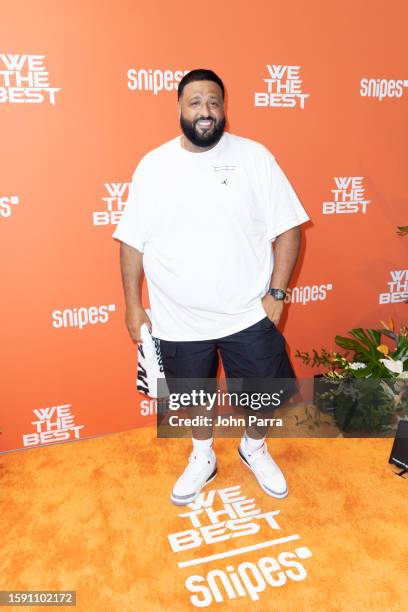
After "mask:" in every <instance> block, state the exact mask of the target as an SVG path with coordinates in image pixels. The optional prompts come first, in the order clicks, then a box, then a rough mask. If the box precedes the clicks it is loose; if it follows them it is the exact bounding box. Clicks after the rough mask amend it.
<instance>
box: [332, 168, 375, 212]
mask: <svg viewBox="0 0 408 612" xmlns="http://www.w3.org/2000/svg"><path fill="white" fill-rule="evenodd" d="M363 179H364V177H363V176H335V177H334V183H335V188H334V189H331V190H330V191H331V192H332V194H333V195H332V200H331V201H328V202H323V211H322V212H323V214H324V215H333V214H342V213H358V212H362V213H363V214H366V212H367V206H368V204H370V203H371V202H370V200H366V199H365V188H364V187H363Z"/></svg>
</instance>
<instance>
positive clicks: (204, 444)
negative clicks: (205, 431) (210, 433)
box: [192, 438, 213, 454]
mask: <svg viewBox="0 0 408 612" xmlns="http://www.w3.org/2000/svg"><path fill="white" fill-rule="evenodd" d="M192 442H193V450H195V451H201V452H202V453H206V454H211V451H212V447H213V438H208V439H207V440H198V439H197V438H192Z"/></svg>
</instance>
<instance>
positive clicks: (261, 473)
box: [238, 442, 288, 498]
mask: <svg viewBox="0 0 408 612" xmlns="http://www.w3.org/2000/svg"><path fill="white" fill-rule="evenodd" d="M238 453H239V456H240V457H241V460H242V462H243V463H244V464H245V465H246V466H247V467H248V468H249V469H250V470H252V472H253V473H254V474H255V476H256V478H257V480H258V482H259V484H260V485H261V487H262V489H263V490H264V491H265V493H267V494H268V495H271V496H272V497H278V498H282V497H286V496H287V494H288V487H287V484H286V480H285V477H284V475H283V474H282V471H281V469H280V468H279V466H278V465H277V464H276V463H275V461H274V460H273V459H272V457H271V455H270V454H269V451H268V447H267V446H266V444H265V442H264V443H263V445H262V446H261V448H258V449H257V450H256V451H252V452H248V450H247V449H246V448H245V446H244V444H242V442H241V444H240V445H239V447H238Z"/></svg>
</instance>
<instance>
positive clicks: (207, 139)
mask: <svg viewBox="0 0 408 612" xmlns="http://www.w3.org/2000/svg"><path fill="white" fill-rule="evenodd" d="M200 119H211V121H212V122H213V125H212V126H210V127H209V128H208V129H207V130H205V131H204V132H201V133H199V132H198V131H197V129H196V124H197V122H198V121H200ZM180 127H181V129H182V130H183V133H184V135H185V136H186V138H188V140H190V142H192V143H193V144H194V145H196V146H197V147H203V148H204V147H211V146H212V145H215V144H217V142H218V141H219V140H220V138H221V136H222V135H223V133H224V128H225V117H223V118H222V119H219V120H218V121H216V120H215V119H214V118H213V117H198V119H195V121H192V122H191V121H187V119H185V118H184V117H183V115H180Z"/></svg>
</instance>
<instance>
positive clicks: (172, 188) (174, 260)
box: [113, 69, 309, 505]
mask: <svg viewBox="0 0 408 612" xmlns="http://www.w3.org/2000/svg"><path fill="white" fill-rule="evenodd" d="M178 113H179V120H180V125H181V129H182V135H181V136H177V137H176V138H173V139H172V140H170V141H169V142H166V143H165V144H163V145H161V146H159V147H157V148H156V149H154V150H152V151H150V152H149V153H147V154H146V155H145V156H144V157H143V158H142V160H141V161H140V162H139V164H138V166H137V168H136V170H135V172H134V175H133V179H132V183H131V186H130V190H129V198H128V202H127V206H126V209H125V212H124V214H123V216H122V218H121V220H120V222H119V224H118V226H117V229H116V230H115V232H114V234H113V236H114V237H115V238H118V239H119V240H121V241H122V244H121V250H120V258H121V271H122V281H123V286H124V292H125V300H126V324H127V328H128V330H129V333H130V336H131V338H132V339H133V340H134V341H135V342H138V341H140V327H141V325H142V324H143V323H146V324H147V325H148V326H149V327H150V329H151V331H152V334H153V336H155V337H156V338H159V339H160V349H161V354H162V359H163V367H164V372H165V375H166V379H168V380H169V381H170V380H175V379H193V378H200V379H208V380H211V379H214V378H215V377H216V372H217V367H218V352H219V353H220V355H221V358H222V362H223V366H224V370H225V373H226V376H227V379H229V378H231V379H233V378H240V377H242V378H250V379H257V378H258V379H262V378H264V377H269V378H274V377H277V378H279V377H282V378H284V377H290V376H294V373H293V370H292V367H291V365H290V362H289V360H288V357H287V354H286V350H285V340H284V338H283V336H282V334H281V333H280V331H279V330H278V329H277V325H278V323H279V320H280V317H281V314H282V310H283V307H284V301H283V300H284V297H285V291H286V288H287V286H288V282H289V278H290V275H291V273H292V270H293V268H294V266H295V263H296V259H297V256H298V252H299V244H300V228H299V226H300V225H301V224H302V223H304V222H305V221H307V220H308V219H309V217H308V215H307V214H306V212H305V210H304V209H303V207H302V205H301V203H300V202H299V199H298V198H297V196H296V194H295V192H294V190H293V189H292V187H291V185H290V183H289V181H288V180H287V178H286V176H285V175H284V173H283V172H282V170H281V169H280V167H279V165H278V163H277V162H276V160H275V158H274V156H273V155H272V154H271V153H270V152H269V151H268V150H267V149H266V148H265V147H264V146H263V145H261V144H259V143H257V142H254V141H252V140H249V139H247V138H242V137H239V136H235V135H233V134H230V133H228V132H226V131H224V127H225V114H224V85H223V83H222V81H221V79H220V78H219V77H218V76H217V75H216V74H215V73H214V72H213V71H211V70H204V69H197V70H192V71H191V72H189V73H188V74H186V75H185V76H184V77H183V79H182V80H181V81H180V83H179V86H178ZM272 244H273V247H272ZM143 271H144V273H145V275H146V280H147V285H148V291H149V299H150V308H151V320H150V319H149V318H148V316H147V314H146V312H145V311H144V309H143V307H142V304H141V297H140V282H141V278H142V272H143ZM203 408H205V407H203ZM192 433H193V440H192V441H193V449H192V452H191V454H190V457H189V462H188V465H187V467H186V469H185V470H184V472H183V474H182V475H181V476H180V478H179V479H178V480H177V482H176V483H175V485H174V488H173V491H172V494H171V500H172V501H173V503H175V504H177V505H184V504H189V503H191V502H192V501H193V500H194V499H195V498H196V497H197V496H198V494H199V492H200V490H201V489H202V487H203V486H205V485H206V484H207V483H208V482H210V481H211V480H212V479H213V478H214V477H215V475H216V473H217V466H216V458H215V453H214V451H213V448H212V443H213V438H212V428H211V426H207V427H201V428H193V432H192ZM265 436H266V428H262V427H252V428H250V427H248V426H247V428H246V432H245V436H244V437H243V438H242V440H241V442H240V445H239V448H238V452H239V456H240V458H241V459H242V461H243V462H244V464H245V465H246V466H247V467H248V468H249V469H251V470H252V471H253V473H254V474H255V476H256V478H257V480H258V482H259V484H260V486H261V487H262V489H263V490H264V491H265V492H266V493H267V494H268V495H271V496H273V497H277V498H282V497H285V496H286V495H287V493H288V489H287V483H286V480H285V477H284V475H283V473H282V471H281V469H280V468H279V466H278V465H277V464H276V462H275V461H274V460H273V459H272V457H271V455H270V454H269V452H268V449H267V446H266V442H265Z"/></svg>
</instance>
